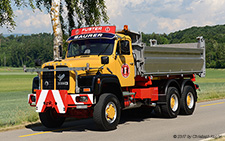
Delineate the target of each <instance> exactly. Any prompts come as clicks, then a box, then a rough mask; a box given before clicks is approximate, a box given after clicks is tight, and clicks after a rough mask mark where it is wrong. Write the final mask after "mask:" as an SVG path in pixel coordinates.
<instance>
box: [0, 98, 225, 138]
mask: <svg viewBox="0 0 225 141" xmlns="http://www.w3.org/2000/svg"><path fill="white" fill-rule="evenodd" d="M147 112H148V111H146V110H142V111H139V112H138V110H129V111H125V112H123V115H122V118H121V122H120V124H119V126H118V128H117V129H116V130H113V131H107V132H104V131H98V130H97V128H96V127H95V124H94V122H93V120H92V119H85V120H77V121H70V122H66V123H64V125H63V126H62V128H59V129H53V130H49V129H47V128H45V127H43V126H38V127H27V128H26V129H20V130H13V131H6V132H0V140H2V141H20V140H22V141H24V140H29V141H30V140H32V141H46V140H54V141H62V140H64V141H67V140H76V141H160V140H166V141H173V140H174V141H181V140H189V141H190V140H202V139H204V138H207V137H215V136H218V135H219V134H222V133H225V99H223V100H217V101H211V102H202V103H198V104H197V107H196V110H195V112H194V114H193V115H191V116H178V117H177V118H174V119H165V118H159V117H156V116H155V115H154V113H147ZM143 113H144V114H143Z"/></svg>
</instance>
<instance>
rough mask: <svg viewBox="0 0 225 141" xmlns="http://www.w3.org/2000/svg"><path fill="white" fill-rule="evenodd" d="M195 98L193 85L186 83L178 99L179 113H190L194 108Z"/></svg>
mask: <svg viewBox="0 0 225 141" xmlns="http://www.w3.org/2000/svg"><path fill="white" fill-rule="evenodd" d="M196 101H197V99H196V92H195V91H194V89H193V87H191V86H189V85H187V86H185V87H184V91H183V93H182V94H181V99H180V103H181V106H180V114H183V115H191V114H193V112H194V110H195V102H196Z"/></svg>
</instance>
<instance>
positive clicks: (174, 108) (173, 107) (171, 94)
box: [161, 87, 180, 118]
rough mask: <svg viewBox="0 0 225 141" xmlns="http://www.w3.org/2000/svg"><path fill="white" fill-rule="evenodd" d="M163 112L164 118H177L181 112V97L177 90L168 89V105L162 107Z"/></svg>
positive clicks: (173, 88)
mask: <svg viewBox="0 0 225 141" xmlns="http://www.w3.org/2000/svg"><path fill="white" fill-rule="evenodd" d="M161 110H162V114H163V116H164V117H169V118H175V117H177V115H178V113H179V111H180V96H179V92H178V90H177V88H175V87H169V88H168V91H167V94H166V104H165V105H162V106H161Z"/></svg>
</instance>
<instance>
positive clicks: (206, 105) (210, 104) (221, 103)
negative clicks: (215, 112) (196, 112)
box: [200, 102, 225, 107]
mask: <svg viewBox="0 0 225 141" xmlns="http://www.w3.org/2000/svg"><path fill="white" fill-rule="evenodd" d="M223 103H225V102H219V103H212V104H207V105H201V106H200V107H206V106H212V105H219V104H223Z"/></svg>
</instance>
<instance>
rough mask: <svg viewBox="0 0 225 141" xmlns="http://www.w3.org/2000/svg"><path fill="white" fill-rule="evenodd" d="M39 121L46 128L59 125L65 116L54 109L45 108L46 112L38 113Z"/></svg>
mask: <svg viewBox="0 0 225 141" xmlns="http://www.w3.org/2000/svg"><path fill="white" fill-rule="evenodd" d="M39 118H40V120H41V123H42V124H43V125H44V126H45V127H47V128H57V127H61V126H62V124H63V123H64V121H65V117H62V116H60V115H59V114H58V113H57V112H56V111H55V109H47V110H46V112H43V113H39Z"/></svg>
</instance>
